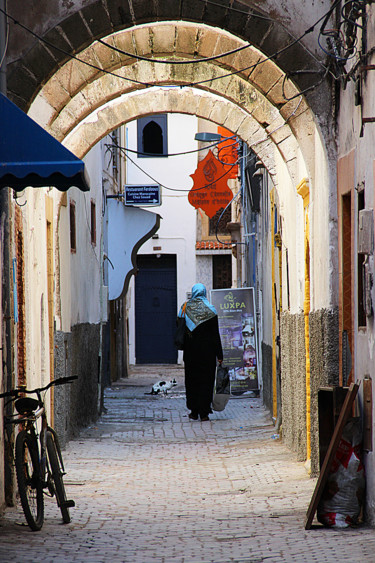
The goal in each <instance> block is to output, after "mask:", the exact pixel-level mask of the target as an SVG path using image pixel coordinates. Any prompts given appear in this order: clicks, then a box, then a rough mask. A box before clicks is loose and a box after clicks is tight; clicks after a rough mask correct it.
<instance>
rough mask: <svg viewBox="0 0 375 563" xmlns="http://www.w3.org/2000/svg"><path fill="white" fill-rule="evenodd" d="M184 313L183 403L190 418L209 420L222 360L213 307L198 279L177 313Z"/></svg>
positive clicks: (181, 314) (182, 314)
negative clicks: (216, 376)
mask: <svg viewBox="0 0 375 563" xmlns="http://www.w3.org/2000/svg"><path fill="white" fill-rule="evenodd" d="M184 315H185V320H186V333H185V346H184V363H185V387H186V406H187V408H188V409H189V410H190V411H191V412H190V414H189V418H190V419H192V420H198V417H200V419H201V420H202V421H206V420H209V417H208V415H209V414H210V413H211V412H212V410H211V401H212V393H213V388H214V383H215V371H216V359H217V360H218V362H219V364H221V363H222V361H223V349H222V346H221V339H220V333H219V324H218V318H217V312H216V309H215V307H214V306H213V305H211V303H210V302H209V301H208V299H207V297H206V288H205V286H204V285H203V284H202V283H197V284H195V285H194V286H193V288H192V295H191V299H189V300H188V301H187V302H186V304H184V305H183V306H182V307H181V309H180V312H179V314H178V316H179V317H182V316H184Z"/></svg>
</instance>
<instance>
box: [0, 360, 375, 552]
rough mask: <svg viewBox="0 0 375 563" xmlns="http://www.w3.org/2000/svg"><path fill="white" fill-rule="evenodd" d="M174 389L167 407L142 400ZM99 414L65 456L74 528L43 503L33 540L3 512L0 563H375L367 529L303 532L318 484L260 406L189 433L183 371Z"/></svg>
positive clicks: (143, 385)
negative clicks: (172, 383) (161, 387)
mask: <svg viewBox="0 0 375 563" xmlns="http://www.w3.org/2000/svg"><path fill="white" fill-rule="evenodd" d="M173 377H176V379H177V381H178V385H177V386H176V387H174V388H173V390H172V391H171V392H170V393H169V394H168V396H166V397H164V396H159V395H157V396H152V395H148V394H145V393H147V392H149V391H150V390H151V386H152V384H153V383H155V382H156V381H157V380H159V379H162V378H167V379H170V378H173ZM105 407H106V413H105V414H104V415H103V417H102V418H101V419H100V420H99V421H98V423H97V424H96V425H95V426H92V427H90V428H86V429H84V430H83V431H82V432H81V434H80V436H79V438H78V439H76V440H74V441H71V442H70V443H69V445H68V446H67V448H66V450H65V451H64V452H63V453H64V460H65V464H66V469H67V471H68V474H67V476H66V487H67V491H68V496H69V498H73V499H74V500H75V501H76V508H74V509H72V511H71V512H72V522H71V524H68V525H63V524H62V523H61V517H60V512H59V511H58V509H57V506H56V504H55V503H54V502H53V501H52V500H51V499H49V498H46V516H45V524H44V526H43V528H42V530H41V531H40V532H31V531H30V530H29V528H28V527H27V526H25V525H24V524H23V522H24V518H23V513H22V511H21V509H20V508H19V507H17V508H15V509H8V510H7V511H6V514H5V517H4V518H3V519H2V520H0V561H1V562H5V561H6V562H18V563H26V562H30V563H34V562H38V563H39V562H40V563H47V562H60V561H61V562H82V563H83V562H84V563H101V562H103V563H107V562H108V563H109V562H110V563H114V562H116V563H117V562H121V563H123V562H124V563H125V562H126V563H154V562H155V563H172V562H176V563H203V562H204V563H206V562H207V563H227V562H230V561H233V562H241V563H244V562H248V563H258V562H259V563H260V562H267V563H282V562H288V563H289V562H298V563H301V562H319V563H320V562H337V561H340V562H342V561H348V562H349V561H350V562H352V563H355V562H358V563H359V562H360V563H365V562H373V561H374V553H375V534H374V531H373V530H372V529H369V528H366V527H359V528H357V529H349V530H344V531H340V530H333V529H323V528H321V527H320V526H314V528H313V529H311V530H309V531H305V530H304V519H305V514H306V510H307V507H308V505H309V502H310V499H311V495H312V493H313V490H314V487H315V480H312V479H310V478H309V477H308V476H307V474H306V471H305V469H304V466H303V464H302V463H298V462H296V460H295V458H294V456H293V454H291V453H290V452H289V451H288V450H287V449H286V448H285V447H284V446H283V444H282V443H281V442H280V441H279V440H275V439H273V438H272V436H273V434H274V428H273V426H272V424H271V423H270V417H269V414H268V412H267V411H266V410H265V409H264V408H263V407H262V405H261V402H260V399H257V398H246V399H241V398H237V399H231V400H230V401H229V403H228V405H227V408H226V409H225V411H224V412H222V413H215V414H213V415H211V421H210V422H200V421H190V420H189V419H188V417H187V414H188V413H187V411H186V408H185V397H184V386H183V371H182V369H181V368H176V367H174V366H173V367H168V366H147V367H146V368H145V367H143V368H141V369H140V367H137V368H136V369H133V373H132V375H131V377H130V378H129V379H127V380H121V381H120V382H118V383H117V384H116V385H114V386H113V388H112V389H108V390H107V391H106V397H105Z"/></svg>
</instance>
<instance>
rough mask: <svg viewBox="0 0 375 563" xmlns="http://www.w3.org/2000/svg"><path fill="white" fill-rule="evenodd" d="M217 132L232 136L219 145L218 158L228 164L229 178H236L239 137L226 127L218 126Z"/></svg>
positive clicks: (223, 135) (226, 167) (224, 135)
mask: <svg viewBox="0 0 375 563" xmlns="http://www.w3.org/2000/svg"><path fill="white" fill-rule="evenodd" d="M217 132H218V133H219V135H221V136H222V137H223V138H225V137H232V138H231V139H226V140H225V141H222V142H221V143H219V144H218V145H217V158H218V159H219V160H220V161H221V162H223V163H224V162H225V163H227V164H228V166H225V169H226V170H228V176H227V178H228V180H229V179H236V178H237V176H238V164H237V161H238V142H237V138H236V137H235V136H234V135H233V133H232V132H231V131H229V130H228V129H225V127H220V126H219V127H218V128H217Z"/></svg>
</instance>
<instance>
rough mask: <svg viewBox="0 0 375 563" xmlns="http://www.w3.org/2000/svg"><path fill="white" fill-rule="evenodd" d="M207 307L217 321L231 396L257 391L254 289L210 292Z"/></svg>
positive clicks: (215, 290)
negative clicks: (212, 311)
mask: <svg viewBox="0 0 375 563" xmlns="http://www.w3.org/2000/svg"><path fill="white" fill-rule="evenodd" d="M211 303H212V304H213V305H214V307H215V308H216V311H217V314H218V318H219V330H220V336H221V343H222V345H223V353H224V362H223V363H224V365H225V366H226V367H228V368H229V377H230V390H231V394H232V395H243V394H246V393H251V392H253V391H254V390H258V389H259V382H258V344H257V331H256V315H255V303H254V288H253V287H246V288H241V289H214V290H212V291H211Z"/></svg>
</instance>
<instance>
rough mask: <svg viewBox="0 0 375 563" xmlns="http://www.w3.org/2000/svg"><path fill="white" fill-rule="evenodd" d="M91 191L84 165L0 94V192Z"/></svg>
mask: <svg viewBox="0 0 375 563" xmlns="http://www.w3.org/2000/svg"><path fill="white" fill-rule="evenodd" d="M28 186H33V187H35V188H37V187H44V186H45V187H49V186H54V187H55V188H57V189H58V190H60V191H66V190H68V189H69V188H70V187H71V186H75V187H77V188H79V189H80V190H82V191H84V192H86V191H88V190H89V189H90V185H89V178H88V175H87V172H86V171H85V165H84V163H83V162H82V160H80V159H79V158H77V157H76V156H75V155H74V154H73V153H72V152H70V151H69V150H68V149H66V148H65V147H64V146H63V145H62V144H61V143H59V141H57V140H56V139H54V138H53V137H52V135H50V134H49V133H47V131H45V130H44V129H43V128H42V127H40V125H38V124H37V123H36V122H35V121H33V120H32V119H31V118H30V117H29V116H28V115H26V114H25V113H24V112H23V111H22V110H21V109H20V108H18V107H17V106H16V105H15V104H13V103H12V102H11V101H10V100H8V98H7V97H6V96H4V95H3V94H1V93H0V188H5V187H9V188H13V189H14V190H16V191H21V190H23V189H25V188H26V187H28Z"/></svg>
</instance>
